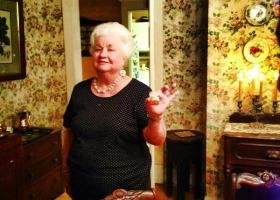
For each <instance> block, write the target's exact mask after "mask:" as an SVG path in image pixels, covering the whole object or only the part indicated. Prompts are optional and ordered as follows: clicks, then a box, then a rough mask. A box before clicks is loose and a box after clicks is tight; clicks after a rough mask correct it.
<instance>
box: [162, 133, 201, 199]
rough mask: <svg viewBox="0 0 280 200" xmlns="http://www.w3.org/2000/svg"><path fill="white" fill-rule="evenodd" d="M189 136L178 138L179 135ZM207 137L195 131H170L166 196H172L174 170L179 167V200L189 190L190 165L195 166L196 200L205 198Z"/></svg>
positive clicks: (167, 145) (168, 134) (168, 137)
mask: <svg viewBox="0 0 280 200" xmlns="http://www.w3.org/2000/svg"><path fill="white" fill-rule="evenodd" d="M184 133H186V134H185V135H188V134H189V135H188V136H178V135H180V134H181V135H184ZM205 142H206V140H205V135H204V134H203V133H201V132H198V131H195V130H184V129H180V130H170V131H167V139H166V194H167V196H168V197H170V196H171V195H172V188H173V183H172V169H173V164H174V165H175V166H176V167H177V198H176V199H177V200H185V191H186V190H187V189H189V177H190V164H194V165H195V198H196V199H204V197H205V190H206V189H205V154H206V153H205V151H206V146H205Z"/></svg>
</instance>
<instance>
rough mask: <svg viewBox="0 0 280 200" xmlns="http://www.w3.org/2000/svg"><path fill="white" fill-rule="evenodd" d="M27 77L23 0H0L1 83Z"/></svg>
mask: <svg viewBox="0 0 280 200" xmlns="http://www.w3.org/2000/svg"><path fill="white" fill-rule="evenodd" d="M25 77H26V63H25V45H24V27H23V0H0V81H8V80H16V79H23V78H25Z"/></svg>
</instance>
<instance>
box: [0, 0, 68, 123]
mask: <svg viewBox="0 0 280 200" xmlns="http://www.w3.org/2000/svg"><path fill="white" fill-rule="evenodd" d="M23 3H24V5H23V6H24V28H25V30H24V31H25V48H26V62H27V63H26V71H27V78H25V79H22V80H16V81H7V82H0V99H1V105H0V106H1V108H0V120H1V121H0V123H6V124H7V125H8V126H11V125H12V123H13V118H14V116H15V114H16V113H17V112H20V111H30V112H31V125H32V126H44V127H62V115H63V113H64V108H65V106H66V103H67V99H66V98H67V97H66V77H65V76H66V75H65V57H64V44H63V25H62V8H61V0H48V1H35V0H31V1H27V0H24V1H23Z"/></svg>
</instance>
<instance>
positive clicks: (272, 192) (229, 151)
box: [224, 130, 280, 200]
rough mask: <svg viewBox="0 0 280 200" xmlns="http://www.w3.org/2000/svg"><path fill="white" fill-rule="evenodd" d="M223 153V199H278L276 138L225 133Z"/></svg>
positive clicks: (278, 149) (279, 181) (278, 138)
mask: <svg viewBox="0 0 280 200" xmlns="http://www.w3.org/2000/svg"><path fill="white" fill-rule="evenodd" d="M279 131H280V130H279ZM224 152H225V163H224V164H225V165H224V168H225V193H224V197H225V199H228V200H243V199H244V200H245V199H246V200H248V199H258V200H279V198H280V179H279V177H278V176H280V135H278V134H264V133H261V134H254V133H250V134H249V133H225V134H224Z"/></svg>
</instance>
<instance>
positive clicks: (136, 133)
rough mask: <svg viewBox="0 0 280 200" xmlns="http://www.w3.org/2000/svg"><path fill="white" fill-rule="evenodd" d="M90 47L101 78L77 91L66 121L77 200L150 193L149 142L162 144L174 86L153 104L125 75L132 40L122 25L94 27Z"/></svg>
mask: <svg viewBox="0 0 280 200" xmlns="http://www.w3.org/2000/svg"><path fill="white" fill-rule="evenodd" d="M91 46H92V47H91V54H92V58H93V61H92V65H93V69H94V70H95V72H96V74H97V75H96V77H93V78H90V79H88V80H85V81H82V82H80V83H78V84H77V85H76V86H75V87H74V89H73V92H72V96H71V99H70V102H69V104H68V106H67V109H66V112H65V114H64V122H63V125H64V127H65V136H64V139H65V141H64V144H70V145H64V155H68V157H67V165H68V167H69V172H70V182H71V193H72V198H73V199H74V200H89V199H90V200H99V199H101V198H103V197H105V196H106V195H108V194H110V193H112V192H113V191H114V190H115V189H117V188H123V189H126V190H145V189H149V188H150V167H151V156H150V153H149V148H148V146H147V142H148V143H150V144H153V145H162V144H163V143H164V141H165V138H166V128H165V125H164V121H163V119H162V115H163V112H164V111H165V109H166V107H167V106H168V104H169V102H170V101H171V100H172V99H173V98H174V97H175V96H177V95H178V91H176V92H173V89H174V88H175V86H176V85H175V84H172V85H171V86H170V87H169V86H167V85H165V86H163V87H162V88H161V90H160V91H159V92H158V94H157V95H158V96H157V98H158V99H156V101H155V100H154V99H152V98H150V97H149V92H150V91H151V89H150V88H149V87H148V86H147V85H145V84H143V83H142V82H140V81H138V80H136V79H133V78H131V77H129V76H127V75H126V73H125V70H124V68H125V67H126V66H127V64H128V61H129V59H130V57H131V55H132V52H133V38H132V36H131V34H130V32H129V31H128V30H127V29H126V28H125V27H124V26H123V25H121V24H119V23H116V22H109V23H104V24H101V25H98V26H96V28H95V29H94V31H93V32H92V34H91Z"/></svg>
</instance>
